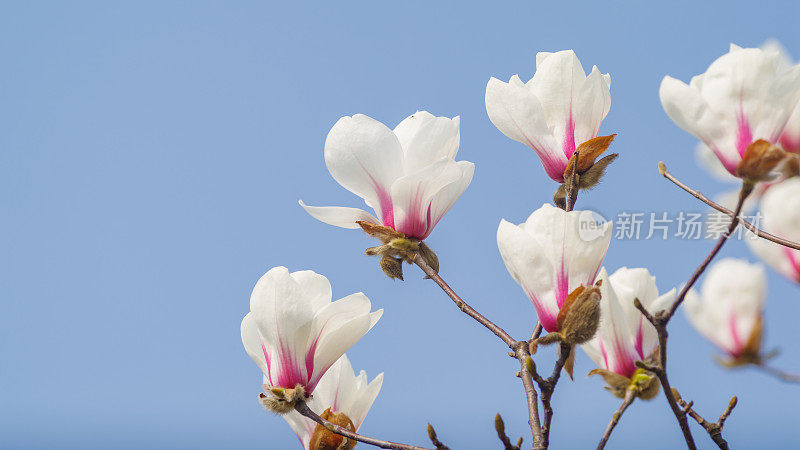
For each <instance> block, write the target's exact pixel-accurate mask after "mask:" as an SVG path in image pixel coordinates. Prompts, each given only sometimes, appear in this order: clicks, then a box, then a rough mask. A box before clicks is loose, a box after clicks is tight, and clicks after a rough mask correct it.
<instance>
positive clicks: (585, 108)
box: [572, 67, 611, 145]
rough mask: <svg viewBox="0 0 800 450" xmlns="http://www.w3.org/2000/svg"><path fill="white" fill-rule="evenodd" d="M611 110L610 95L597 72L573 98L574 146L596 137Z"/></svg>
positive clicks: (587, 79) (604, 81) (601, 76)
mask: <svg viewBox="0 0 800 450" xmlns="http://www.w3.org/2000/svg"><path fill="white" fill-rule="evenodd" d="M610 108H611V93H610V91H609V85H608V83H607V82H606V80H605V79H604V78H603V75H602V74H601V73H600V71H599V70H597V67H594V68H593V69H592V72H591V73H590V74H589V76H588V77H587V78H586V81H585V82H584V83H583V86H582V87H581V89H580V91H578V92H577V95H576V96H575V99H574V103H573V105H572V112H573V116H574V120H575V144H576V145H580V144H581V143H583V142H585V141H588V140H589V139H592V138H594V137H597V134H598V131H599V130H600V123H601V122H602V121H603V119H605V117H606V115H607V114H608V111H609V109H610Z"/></svg>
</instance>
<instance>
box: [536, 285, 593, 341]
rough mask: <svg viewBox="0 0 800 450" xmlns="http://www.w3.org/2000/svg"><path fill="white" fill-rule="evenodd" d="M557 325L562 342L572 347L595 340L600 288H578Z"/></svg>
mask: <svg viewBox="0 0 800 450" xmlns="http://www.w3.org/2000/svg"><path fill="white" fill-rule="evenodd" d="M557 323H558V330H559V333H560V334H561V338H562V340H563V341H564V342H566V343H568V344H570V345H577V344H583V343H585V342H586V341H588V340H589V339H591V338H593V337H594V335H595V333H596V332H597V326H598V324H599V323H600V288H598V287H597V286H590V287H586V286H578V288H577V289H575V290H574V291H572V292H571V293H570V294H569V295H568V296H567V299H566V300H565V301H564V304H563V305H562V306H561V310H560V311H559V312H558V317H557ZM540 343H541V342H540Z"/></svg>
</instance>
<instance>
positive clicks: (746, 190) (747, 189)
mask: <svg viewBox="0 0 800 450" xmlns="http://www.w3.org/2000/svg"><path fill="white" fill-rule="evenodd" d="M662 166H663V163H662V164H661V165H659V169H661V167H662ZM666 170H667V169H666V167H664V173H665V174H666V173H668V172H667V171H666ZM665 176H666V175H665ZM751 192H753V186H752V184H750V183H748V182H744V183H742V189H741V190H740V191H739V200H738V201H737V203H736V209H735V210H734V212H733V214H732V215H731V217H732V219H731V223H730V225H728V229H727V230H725V232H724V233H722V236H720V238H719V240H718V241H717V244H716V245H715V246H714V248H713V249H711V252H710V253H709V254H708V256H706V259H704V260H703V262H702V263H700V266H699V267H698V268H697V269H696V270H695V271H694V273H693V274H692V277H691V278H689V281H688V282H686V284H685V285H684V286H683V289H681V291H680V293H678V296H677V297H676V298H675V301H674V302H673V303H672V306H671V307H670V308H669V310H668V311H667V314H666V317H665V320H664V326H666V323H667V322H669V319H671V318H672V316H673V315H674V314H675V311H677V310H678V307H679V306H680V305H681V303H683V300H684V299H685V298H686V294H688V293H689V290H690V289H691V288H692V286H694V284H695V283H696V282H697V280H698V279H699V278H700V275H702V274H703V272H705V270H706V268H707V267H708V265H709V264H711V261H712V260H713V259H714V257H715V256H717V253H719V251H720V250H721V249H722V246H723V245H725V242H727V241H728V238H730V237H731V235H732V234H733V231H734V230H735V229H736V226H737V225H739V222H740V221H741V218H740V217H739V214H741V212H742V206H744V201H745V199H747V196H748V195H750V193H751ZM666 357H667V356H666V353H665V352H664V351H662V352H661V359H662V360H666ZM662 362H663V361H662ZM662 367H666V365H665V364H662Z"/></svg>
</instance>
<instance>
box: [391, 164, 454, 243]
mask: <svg viewBox="0 0 800 450" xmlns="http://www.w3.org/2000/svg"><path fill="white" fill-rule="evenodd" d="M460 177H461V169H460V168H459V167H458V165H457V164H456V163H455V162H454V161H453V160H450V159H440V160H439V161H437V162H435V163H433V164H431V165H429V166H426V167H424V168H423V169H421V170H419V171H417V172H415V173H413V174H409V175H406V176H404V177H402V178H400V179H398V180H397V181H395V183H394V184H393V185H392V199H393V201H394V202H395V214H396V220H395V225H396V226H395V229H396V230H397V231H400V232H401V233H405V234H406V235H408V236H412V237H416V238H420V239H424V238H425V237H427V236H428V234H429V233H430V231H431V230H432V229H433V226H432V225H433V224H431V216H430V204H431V199H432V198H433V196H434V195H435V194H436V193H437V192H439V191H440V190H441V189H442V188H444V187H445V186H447V185H449V184H451V183H453V182H455V181H456V180H458V179H459V178H460Z"/></svg>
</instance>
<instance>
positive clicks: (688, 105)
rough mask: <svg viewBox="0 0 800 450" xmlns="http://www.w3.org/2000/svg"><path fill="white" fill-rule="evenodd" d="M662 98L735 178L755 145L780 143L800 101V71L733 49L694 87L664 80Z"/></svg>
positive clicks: (776, 58) (773, 56) (770, 56)
mask: <svg viewBox="0 0 800 450" xmlns="http://www.w3.org/2000/svg"><path fill="white" fill-rule="evenodd" d="M659 95H660V97H661V104H662V106H663V107H664V111H666V113H667V115H668V116H669V118H670V119H672V121H673V122H675V124H676V125H678V126H679V127H681V128H682V129H684V130H685V131H687V132H689V133H691V134H692V135H694V136H695V137H697V138H698V139H700V140H701V141H703V143H705V144H706V145H707V146H708V147H709V148H711V150H712V151H713V152H714V154H716V156H717V158H719V160H720V161H721V162H722V165H723V166H725V169H727V170H728V172H730V173H732V174H735V172H736V168H737V167H738V165H739V162H741V160H742V156H743V155H744V152H745V150H747V147H748V146H750V144H752V143H753V142H755V141H757V140H759V139H765V140H767V141H769V142H772V143H776V142H777V141H778V139H779V138H780V136H781V134H782V133H783V129H784V127H785V126H786V121H787V120H788V119H789V115H790V114H791V113H792V111H793V110H794V108H795V105H797V102H798V100H800V67H797V66H794V67H789V66H787V65H785V64H784V63H783V62H782V61H781V57H780V55H779V54H778V53H777V52H775V51H765V50H762V49H758V48H741V47H738V46H736V45H733V44H731V47H730V51H729V52H728V53H726V54H725V55H722V56H721V57H719V58H718V59H717V60H716V61H714V62H713V63H712V64H711V65H710V66H709V67H708V70H706V72H705V73H703V74H700V75H697V76H695V77H693V78H692V80H691V82H690V83H689V84H688V85H687V84H686V83H684V82H682V81H679V80H676V79H675V78H672V77H669V76H667V77H664V79H663V80H662V82H661V88H660V90H659Z"/></svg>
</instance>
